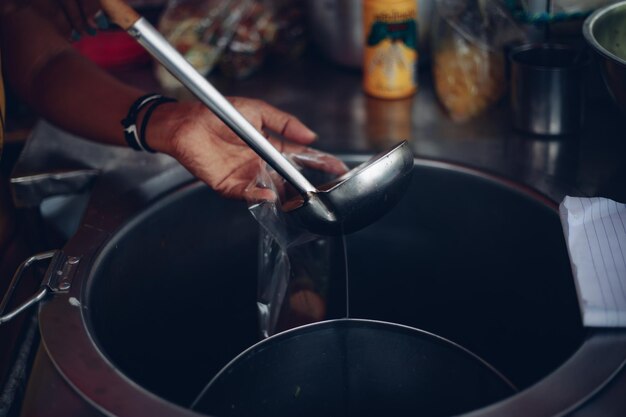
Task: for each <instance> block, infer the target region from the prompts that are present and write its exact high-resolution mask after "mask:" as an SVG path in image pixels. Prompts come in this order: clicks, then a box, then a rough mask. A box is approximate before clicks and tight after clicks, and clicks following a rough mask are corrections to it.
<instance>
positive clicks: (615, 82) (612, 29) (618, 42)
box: [583, 1, 626, 114]
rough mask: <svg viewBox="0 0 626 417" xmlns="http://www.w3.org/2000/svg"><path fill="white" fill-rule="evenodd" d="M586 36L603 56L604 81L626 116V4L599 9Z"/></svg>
mask: <svg viewBox="0 0 626 417" xmlns="http://www.w3.org/2000/svg"><path fill="white" fill-rule="evenodd" d="M583 34H584V36H585V39H586V40H587V42H588V43H589V45H591V47H592V48H593V49H594V50H595V51H596V52H597V53H598V54H599V56H600V63H601V67H602V76H603V78H604V81H605V83H606V85H607V87H608V89H609V91H610V93H611V95H612V96H613V98H614V99H615V101H616V102H617V104H618V106H619V107H620V108H621V109H622V111H623V112H624V113H625V114H626V1H620V2H618V3H614V4H611V5H609V6H606V7H603V8H600V9H598V10H596V11H595V12H594V13H593V14H592V15H591V16H589V17H588V18H587V19H586V20H585V24H584V26H583Z"/></svg>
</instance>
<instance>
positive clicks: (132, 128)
mask: <svg viewBox="0 0 626 417" xmlns="http://www.w3.org/2000/svg"><path fill="white" fill-rule="evenodd" d="M161 97H163V96H161V95H160V94H155V93H150V94H146V95H143V96H141V97H139V98H138V99H137V100H135V102H134V103H133V104H132V105H131V106H130V109H129V110H128V114H127V115H126V117H125V118H124V119H122V121H121V123H122V126H124V138H125V139H126V143H128V146H130V147H131V148H133V149H134V150H136V151H141V150H143V148H142V147H141V142H140V140H139V135H138V134H137V116H139V112H140V111H141V109H142V108H143V107H144V106H145V105H146V104H148V103H150V102H152V101H154V100H158V99H159V98H161Z"/></svg>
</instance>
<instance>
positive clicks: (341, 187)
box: [286, 142, 413, 235]
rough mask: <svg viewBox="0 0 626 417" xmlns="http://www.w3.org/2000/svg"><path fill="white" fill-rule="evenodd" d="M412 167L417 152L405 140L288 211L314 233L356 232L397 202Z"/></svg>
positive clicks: (408, 178)
mask: <svg viewBox="0 0 626 417" xmlns="http://www.w3.org/2000/svg"><path fill="white" fill-rule="evenodd" d="M412 169H413V153H412V152H411V148H410V147H409V146H408V143H407V142H402V143H400V144H399V145H397V146H396V147H394V148H393V149H391V150H390V151H389V152H387V153H383V154H380V155H377V156H375V157H373V158H372V159H370V160H368V161H367V162H364V163H362V164H361V165H359V166H358V167H356V168H353V169H352V170H350V171H349V172H347V173H346V174H344V175H343V176H341V177H339V178H338V179H337V180H335V181H333V182H332V183H330V184H327V185H325V186H323V188H322V189H321V190H320V191H318V192H315V193H313V194H311V195H310V196H309V198H308V199H307V200H305V201H303V202H302V204H301V205H300V206H296V207H294V206H288V207H286V210H287V212H289V213H292V214H293V215H294V216H295V217H296V218H297V219H298V221H299V222H300V223H301V224H302V225H303V226H304V227H306V228H307V229H308V230H310V231H312V232H314V233H318V234H322V235H340V234H344V233H352V232H355V231H357V230H359V229H362V228H363V227H365V226H368V225H370V224H371V223H373V222H374V221H376V220H378V219H379V218H380V217H382V216H383V215H384V214H385V213H387V212H388V211H389V210H390V209H391V208H392V207H393V206H395V205H396V204H397V202H398V201H399V200H400V198H402V196H403V195H404V192H405V190H406V188H407V186H408V183H409V181H410V180H411V174H412ZM287 205H289V202H288V203H287Z"/></svg>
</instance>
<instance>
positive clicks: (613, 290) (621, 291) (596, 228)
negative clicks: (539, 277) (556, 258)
mask: <svg viewBox="0 0 626 417" xmlns="http://www.w3.org/2000/svg"><path fill="white" fill-rule="evenodd" d="M559 211H560V214H561V223H562V225H563V231H564V233H565V239H566V242H567V248H568V251H569V257H570V262H571V264H572V272H573V274H574V281H575V283H576V291H577V292H578V301H579V304H580V309H581V313H582V318H583V324H584V325H585V326H588V327H626V205H625V204H621V203H618V202H615V201H613V200H609V199H606V198H578V197H569V196H568V197H565V199H564V200H563V202H562V203H561V206H560V210H559Z"/></svg>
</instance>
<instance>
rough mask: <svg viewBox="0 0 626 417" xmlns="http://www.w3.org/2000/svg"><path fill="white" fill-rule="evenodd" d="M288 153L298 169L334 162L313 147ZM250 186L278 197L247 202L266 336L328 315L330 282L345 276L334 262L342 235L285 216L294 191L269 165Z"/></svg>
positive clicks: (325, 177)
mask: <svg viewBox="0 0 626 417" xmlns="http://www.w3.org/2000/svg"><path fill="white" fill-rule="evenodd" d="M287 157H288V158H289V159H290V160H291V161H292V163H294V165H296V166H300V167H302V166H305V167H306V166H315V167H323V166H324V164H325V161H327V160H328V158H333V160H335V159H334V157H332V156H330V155H328V154H325V153H322V152H318V151H313V150H309V151H307V153H303V154H297V155H287ZM335 161H336V160H335ZM311 172H313V171H311ZM313 174H314V175H313V177H314V176H315V175H316V176H317V177H318V178H312V174H311V173H307V175H306V176H307V178H310V179H312V180H313V182H314V183H315V182H326V181H328V180H330V179H332V176H331V175H330V174H326V173H323V172H321V171H316V172H314V173H313ZM251 187H262V188H269V189H271V190H273V191H274V194H275V195H276V196H277V198H276V200H273V201H262V202H258V201H248V208H249V210H250V212H251V213H252V215H253V216H254V218H255V219H256V220H257V222H258V223H259V225H260V239H259V262H258V265H259V270H258V297H257V307H258V313H259V325H260V330H261V334H262V336H263V337H269V336H271V335H273V334H275V333H278V332H280V331H283V330H287V329H289V328H293V327H297V326H300V325H304V324H308V323H312V322H316V321H321V320H324V319H326V318H327V317H328V294H329V286H330V285H331V281H332V280H333V277H334V276H338V277H341V276H345V271H344V270H343V269H342V268H343V265H339V268H337V263H336V262H335V261H334V259H335V258H336V257H337V255H338V254H339V255H341V256H343V239H342V238H341V237H339V238H336V237H327V236H317V235H314V234H312V233H310V232H308V231H306V230H304V229H303V228H301V227H300V226H299V225H298V224H296V223H295V222H294V221H293V220H292V219H291V218H290V217H289V216H287V215H285V213H283V212H282V210H281V209H280V207H281V205H282V204H283V203H284V202H285V201H287V200H288V199H289V198H290V196H291V195H292V193H293V191H292V190H290V186H289V185H288V184H286V183H285V181H284V180H283V179H282V178H281V177H280V176H279V175H278V174H277V173H276V172H275V171H273V170H272V169H271V168H266V169H265V170H263V171H261V172H260V173H259V175H258V176H257V179H256V181H255V182H254V183H252V184H250V187H249V188H251ZM335 284H337V283H335ZM339 286H340V287H341V285H339Z"/></svg>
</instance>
